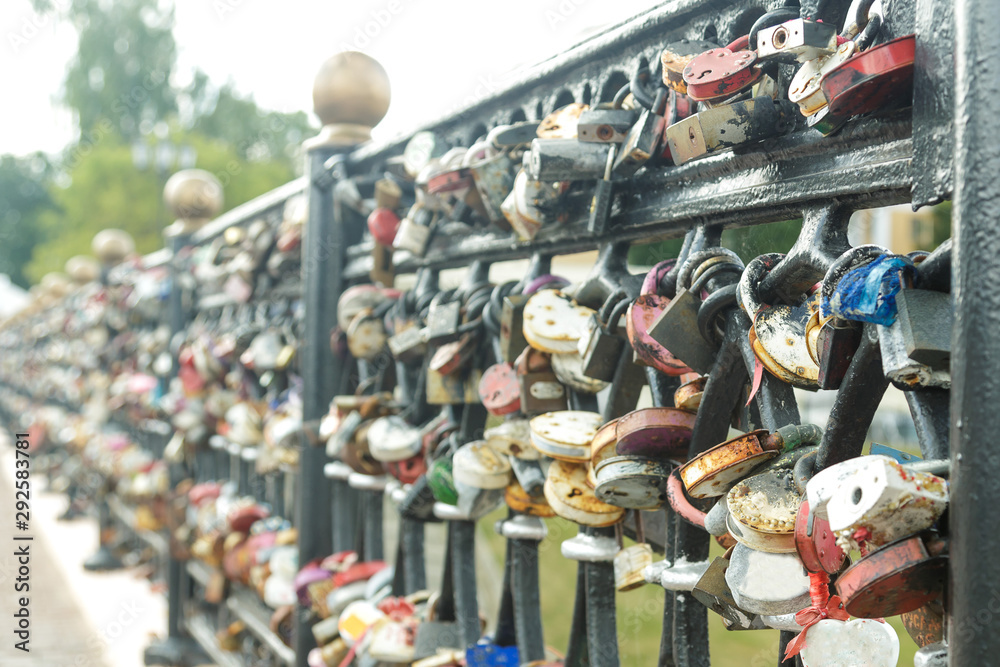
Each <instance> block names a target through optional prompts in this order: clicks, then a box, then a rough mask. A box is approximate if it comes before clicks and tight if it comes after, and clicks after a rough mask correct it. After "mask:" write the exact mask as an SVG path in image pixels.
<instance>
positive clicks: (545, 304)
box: [523, 289, 594, 353]
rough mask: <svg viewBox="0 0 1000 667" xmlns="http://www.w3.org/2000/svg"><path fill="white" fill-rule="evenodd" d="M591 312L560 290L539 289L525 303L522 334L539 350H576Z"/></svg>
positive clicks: (555, 351)
mask: <svg viewBox="0 0 1000 667" xmlns="http://www.w3.org/2000/svg"><path fill="white" fill-rule="evenodd" d="M593 314H594V311H593V310H591V309H590V308H587V307H585V306H581V305H579V304H577V303H576V302H575V301H573V299H572V298H570V297H569V296H568V295H566V294H564V293H563V292H561V291H559V290H555V289H545V290H540V291H538V292H536V293H534V294H533V295H531V297H530V298H529V299H528V301H527V303H526V304H525V306H524V326H523V331H524V337H525V339H526V340H527V341H528V344H529V345H531V346H532V347H533V348H535V349H536V350H540V351H542V352H549V353H559V352H575V351H576V349H577V346H578V345H579V340H580V337H581V336H582V335H583V333H584V331H585V330H586V329H585V327H586V326H587V322H588V321H589V319H590V316H591V315H593Z"/></svg>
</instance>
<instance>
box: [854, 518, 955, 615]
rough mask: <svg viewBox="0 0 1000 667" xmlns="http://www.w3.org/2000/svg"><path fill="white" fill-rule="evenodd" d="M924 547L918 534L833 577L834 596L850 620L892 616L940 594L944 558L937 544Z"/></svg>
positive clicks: (922, 538) (946, 569)
mask: <svg viewBox="0 0 1000 667" xmlns="http://www.w3.org/2000/svg"><path fill="white" fill-rule="evenodd" d="M929 544H930V545H931V547H933V550H931V549H929V548H928V546H927V545H926V544H925V543H924V537H923V535H921V534H918V535H911V536H909V537H904V538H902V539H900V540H897V541H895V542H892V543H890V544H887V545H885V546H883V547H881V548H879V549H877V550H875V551H873V552H871V553H869V554H868V555H867V556H865V557H864V558H862V559H861V560H859V561H858V562H856V563H854V564H853V565H851V566H850V567H849V568H847V569H846V570H844V571H843V572H842V573H841V574H840V576H839V577H837V592H838V593H839V594H840V597H841V598H843V600H844V609H846V610H847V612H848V613H849V614H851V615H852V616H859V617H861V618H882V617H883V616H896V615H898V614H904V613H906V612H908V611H913V610H914V609H919V608H920V607H922V606H923V605H925V604H927V603H928V602H931V601H933V600H935V599H937V598H939V597H941V596H942V595H943V594H944V584H945V578H946V577H947V573H948V557H947V555H944V554H943V553H942V551H943V548H944V545H943V543H942V542H940V541H939V540H933V539H932V541H930V542H929ZM932 551H933V552H932Z"/></svg>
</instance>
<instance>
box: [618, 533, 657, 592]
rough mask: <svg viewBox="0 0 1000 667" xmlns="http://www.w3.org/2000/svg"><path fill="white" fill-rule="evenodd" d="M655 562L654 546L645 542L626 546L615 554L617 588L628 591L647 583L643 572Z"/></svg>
mask: <svg viewBox="0 0 1000 667" xmlns="http://www.w3.org/2000/svg"><path fill="white" fill-rule="evenodd" d="M652 564H653V547H651V546H649V545H648V544H645V543H640V544H633V545H631V546H627V547H624V548H623V549H622V550H621V551H619V552H618V553H617V554H616V555H615V590H617V591H618V592H619V593H627V592H628V591H634V590H635V589H637V588H640V587H642V586H645V585H646V578H645V577H644V576H643V574H642V572H643V570H645V569H646V567H648V566H650V565H652Z"/></svg>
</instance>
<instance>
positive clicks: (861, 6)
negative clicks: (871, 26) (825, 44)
mask: <svg viewBox="0 0 1000 667" xmlns="http://www.w3.org/2000/svg"><path fill="white" fill-rule="evenodd" d="M854 1H855V2H857V3H858V4H857V6H856V7H855V8H854V12H853V13H849V14H848V16H847V18H846V19H844V29H843V30H841V31H840V37H841V38H842V39H852V38H854V37H856V36H857V35H858V33H860V32H861V31H862V29H864V28H865V27H867V25H868V23H869V22H870V21H871V17H872V16H873V14H872V13H871V8H872V5H874V4H875V0H854ZM852 4H853V3H852ZM848 11H850V8H848ZM875 16H878V15H877V14H876V15H875ZM879 19H880V20H881V16H879Z"/></svg>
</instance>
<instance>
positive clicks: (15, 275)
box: [0, 153, 62, 287]
mask: <svg viewBox="0 0 1000 667" xmlns="http://www.w3.org/2000/svg"><path fill="white" fill-rule="evenodd" d="M51 168H52V167H51V165H50V164H49V161H48V159H46V157H45V156H44V155H43V154H42V153H36V154H35V155H33V156H31V157H29V158H16V157H14V156H12V155H4V156H2V157H0V273H5V274H7V275H8V276H10V279H11V281H12V282H13V283H14V284H15V285H20V286H21V287H28V286H29V285H30V281H29V280H28V278H27V276H26V275H25V272H24V269H25V265H27V263H28V260H30V259H31V253H32V250H33V249H34V248H35V246H37V245H38V244H39V243H41V242H42V241H44V240H45V233H44V231H43V228H42V225H41V224H40V221H39V216H41V215H43V214H45V213H47V212H53V211H54V206H55V204H54V203H53V201H52V197H51V196H50V195H49V192H48V190H47V189H46V187H45V179H46V178H47V177H48V175H49V172H50V171H51ZM59 268H60V269H61V268H62V267H61V266H60V267H59Z"/></svg>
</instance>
